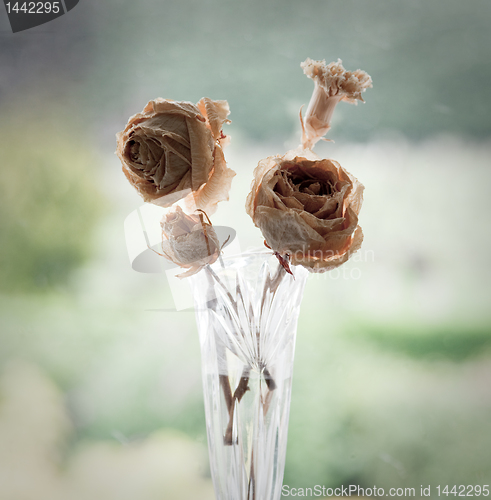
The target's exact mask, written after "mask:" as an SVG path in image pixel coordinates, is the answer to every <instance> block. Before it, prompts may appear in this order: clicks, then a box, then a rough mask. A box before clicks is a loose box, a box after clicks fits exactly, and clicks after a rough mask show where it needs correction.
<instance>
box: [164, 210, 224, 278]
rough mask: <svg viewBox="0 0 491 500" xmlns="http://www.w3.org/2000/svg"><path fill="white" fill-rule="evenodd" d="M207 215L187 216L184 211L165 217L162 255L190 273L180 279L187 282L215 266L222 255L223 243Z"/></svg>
mask: <svg viewBox="0 0 491 500" xmlns="http://www.w3.org/2000/svg"><path fill="white" fill-rule="evenodd" d="M205 220H206V218H205V216H204V215H203V214H193V215H187V214H185V213H184V212H183V210H182V209H181V207H179V206H177V207H176V208H175V210H173V211H172V212H169V213H167V214H165V215H164V217H163V219H162V221H161V223H160V225H161V227H162V254H163V256H164V257H165V258H167V259H168V260H170V261H172V262H174V264H177V265H178V266H180V267H183V268H185V269H188V271H186V272H185V273H183V274H180V275H178V277H179V278H186V277H187V276H191V275H193V274H195V273H197V272H198V271H200V270H201V269H202V268H203V267H204V266H206V265H208V264H213V262H215V261H216V260H217V259H218V256H219V255H220V242H219V241H218V237H217V235H216V232H215V230H214V229H213V227H212V225H211V224H210V223H209V222H205Z"/></svg>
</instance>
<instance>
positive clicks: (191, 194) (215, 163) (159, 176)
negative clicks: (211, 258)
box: [116, 97, 235, 214]
mask: <svg viewBox="0 0 491 500" xmlns="http://www.w3.org/2000/svg"><path fill="white" fill-rule="evenodd" d="M228 114H229V106H228V103H227V101H212V100H211V99H208V98H206V97H204V98H203V99H201V100H200V101H199V102H198V103H197V104H196V105H194V104H192V103H190V102H179V101H172V100H169V99H161V98H159V99H155V100H153V101H150V102H149V103H148V104H147V105H146V106H145V108H144V109H143V111H142V112H141V113H138V114H136V115H134V116H133V117H131V118H130V119H129V121H128V124H127V125H126V127H125V129H124V130H123V131H122V132H119V133H118V134H117V135H116V137H117V150H116V154H117V155H118V157H119V159H120V160H121V163H122V165H123V172H124V174H125V175H126V177H127V179H128V180H129V181H130V183H131V184H132V185H133V187H135V189H136V190H137V191H138V192H139V194H140V195H141V196H142V198H143V200H144V201H146V202H151V203H154V204H156V205H160V206H162V207H169V206H171V205H172V204H174V203H175V202H177V201H178V200H180V199H182V198H186V205H187V206H188V207H189V208H190V209H192V210H194V209H195V208H198V209H201V210H205V211H206V212H207V213H210V214H211V213H213V212H214V211H215V210H216V207H217V204H218V202H220V201H223V200H228V192H229V190H230V186H231V183H232V177H233V176H234V175H235V172H234V171H233V170H231V169H229V168H228V167H227V164H226V162H225V158H224V155H223V151H222V147H224V146H225V145H226V144H227V142H228V137H227V136H226V135H224V134H223V131H222V126H223V124H224V123H226V122H228V121H229V120H227V116H228Z"/></svg>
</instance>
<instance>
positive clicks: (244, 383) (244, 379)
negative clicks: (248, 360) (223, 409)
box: [223, 365, 251, 446]
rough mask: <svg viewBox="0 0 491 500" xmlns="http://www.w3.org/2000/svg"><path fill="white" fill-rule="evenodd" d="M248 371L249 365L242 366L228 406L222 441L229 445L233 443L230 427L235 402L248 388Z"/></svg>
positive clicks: (249, 369)
mask: <svg viewBox="0 0 491 500" xmlns="http://www.w3.org/2000/svg"><path fill="white" fill-rule="evenodd" d="M250 373H251V367H250V366H249V365H246V366H244V369H243V370H242V375H241V377H240V381H239V385H238V386H237V389H235V392H234V396H233V398H232V404H231V406H230V411H229V419H228V425H227V430H226V431H225V436H224V438H223V442H224V443H225V444H226V445H227V446H231V445H232V444H233V442H232V427H233V424H234V409H235V402H236V401H237V402H238V403H240V400H241V399H242V398H243V397H244V394H245V393H246V392H247V391H248V390H249V375H250Z"/></svg>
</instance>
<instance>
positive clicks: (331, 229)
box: [246, 151, 363, 272]
mask: <svg viewBox="0 0 491 500" xmlns="http://www.w3.org/2000/svg"><path fill="white" fill-rule="evenodd" d="M299 154H301V155H302V156H297V155H296V154H295V153H287V154H286V155H285V156H272V157H269V158H266V159H264V160H262V161H260V162H259V164H258V166H257V168H256V170H255V171H254V181H253V183H252V191H251V193H250V194H249V196H248V198H247V203H246V210H247V213H248V214H249V215H250V216H251V217H252V219H253V221H254V223H255V225H256V226H257V227H259V229H261V232H262V233H263V236H264V238H265V240H266V243H267V245H268V246H269V247H270V248H271V249H272V250H274V251H275V252H278V253H279V254H280V255H288V256H289V257H290V262H291V263H292V264H293V265H303V266H305V267H307V268H308V269H309V270H310V271H312V272H323V271H327V270H329V269H332V268H334V267H337V266H340V265H341V264H343V263H344V262H346V261H347V260H348V259H349V257H350V256H351V255H352V254H353V253H354V252H356V251H357V250H358V249H359V248H360V246H361V243H362V240H363V233H362V231H361V228H360V226H358V214H359V212H360V208H361V204H362V200H363V186H362V184H360V183H359V182H358V181H357V180H356V179H355V178H354V177H353V176H352V175H351V174H350V173H348V172H347V171H346V170H344V169H343V168H342V167H341V166H340V165H339V164H338V163H337V162H335V161H333V160H325V159H319V158H318V157H317V156H316V155H314V154H313V153H312V152H310V151H299Z"/></svg>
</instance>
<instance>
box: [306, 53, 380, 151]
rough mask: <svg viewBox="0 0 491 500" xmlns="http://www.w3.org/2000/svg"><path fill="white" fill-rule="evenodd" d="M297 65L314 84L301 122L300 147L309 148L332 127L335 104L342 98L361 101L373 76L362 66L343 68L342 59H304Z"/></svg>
mask: <svg viewBox="0 0 491 500" xmlns="http://www.w3.org/2000/svg"><path fill="white" fill-rule="evenodd" d="M300 66H301V67H302V69H303V71H304V73H305V74H306V75H307V76H308V77H309V78H312V80H314V84H315V88H314V92H313V93H312V97H311V98H310V102H309V106H308V108H307V112H306V114H305V120H304V121H302V146H303V147H304V148H312V147H313V146H314V144H315V143H316V142H317V141H318V140H320V139H322V137H323V136H324V135H325V134H326V133H327V131H328V130H329V129H330V128H331V119H332V114H333V112H334V108H335V107H336V105H337V104H338V103H339V102H341V101H346V102H350V103H352V104H356V103H357V102H358V101H363V98H362V97H361V94H362V93H363V92H365V90H366V89H367V88H369V87H371V86H372V79H371V78H370V75H368V74H367V73H366V72H365V71H362V70H361V69H357V70H356V71H346V70H345V69H344V67H343V64H342V61H341V59H338V60H337V62H332V63H329V64H326V61H314V60H313V59H310V58H307V60H305V61H304V62H303V63H302V64H301V65H300ZM300 119H301V115H300Z"/></svg>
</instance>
